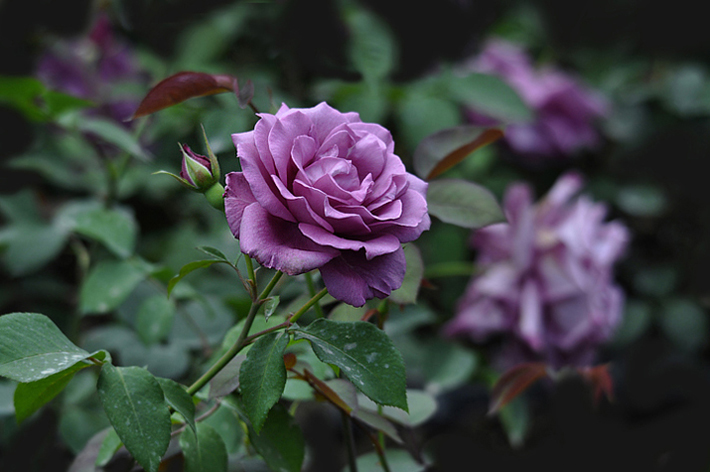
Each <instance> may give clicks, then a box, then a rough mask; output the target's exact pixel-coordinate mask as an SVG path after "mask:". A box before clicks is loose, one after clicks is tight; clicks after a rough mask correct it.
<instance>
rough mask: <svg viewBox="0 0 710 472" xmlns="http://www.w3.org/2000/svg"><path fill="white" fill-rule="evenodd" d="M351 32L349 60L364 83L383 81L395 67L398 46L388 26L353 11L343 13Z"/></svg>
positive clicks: (360, 9)
mask: <svg viewBox="0 0 710 472" xmlns="http://www.w3.org/2000/svg"><path fill="white" fill-rule="evenodd" d="M345 21H346V23H347V25H348V27H349V28H350V45H349V46H350V47H349V51H350V60H351V61H352V63H353V66H355V69H356V70H357V71H358V72H360V73H361V74H362V76H363V78H364V79H365V80H366V81H371V80H373V81H376V80H380V79H384V78H386V77H387V76H388V75H389V74H390V73H391V72H392V69H393V68H394V67H395V65H396V60H397V46H396V44H395V41H394V37H393V36H392V33H391V31H390V30H389V27H388V25H387V23H385V22H384V21H382V20H381V19H380V18H379V17H377V16H376V15H374V14H373V13H371V12H369V11H367V10H365V9H362V8H357V9H355V8H353V9H351V10H349V11H347V12H346V13H345Z"/></svg>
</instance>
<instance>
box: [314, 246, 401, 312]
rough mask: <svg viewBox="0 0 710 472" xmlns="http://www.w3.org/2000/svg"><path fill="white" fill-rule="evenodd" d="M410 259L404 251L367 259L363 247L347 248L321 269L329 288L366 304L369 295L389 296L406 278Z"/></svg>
mask: <svg viewBox="0 0 710 472" xmlns="http://www.w3.org/2000/svg"><path fill="white" fill-rule="evenodd" d="M406 266H407V261H406V259H405V257H404V251H403V250H402V248H401V247H400V248H399V250H398V251H395V252H393V253H391V254H385V255H383V256H380V257H376V258H374V259H371V260H369V261H368V260H367V259H366V258H365V255H364V254H363V252H362V251H359V252H350V251H346V252H343V253H342V255H341V256H340V257H337V258H335V259H333V260H331V261H330V262H328V263H327V264H325V265H324V266H323V267H321V269H320V273H321V276H322V277H323V282H324V283H325V286H326V288H327V289H328V292H329V293H330V294H331V295H332V296H333V297H335V298H337V299H338V300H341V301H344V302H345V303H348V304H350V305H353V306H363V305H364V304H365V301H366V300H368V299H369V298H373V297H377V298H385V297H387V296H388V295H389V294H390V293H391V292H392V290H395V289H397V288H399V287H400V286H401V285H402V281H403V280H404V272H405V269H406Z"/></svg>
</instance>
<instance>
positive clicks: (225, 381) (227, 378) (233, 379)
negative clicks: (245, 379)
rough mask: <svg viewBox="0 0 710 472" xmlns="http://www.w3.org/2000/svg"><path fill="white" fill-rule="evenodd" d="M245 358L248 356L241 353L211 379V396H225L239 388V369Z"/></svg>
mask: <svg viewBox="0 0 710 472" xmlns="http://www.w3.org/2000/svg"><path fill="white" fill-rule="evenodd" d="M244 359H246V356H245V355H243V354H239V355H237V356H235V357H234V359H232V360H231V361H229V362H228V363H227V365H225V366H224V367H223V368H222V370H220V371H219V372H217V375H215V376H214V378H213V379H212V380H210V393H209V398H218V397H224V396H226V395H229V394H230V393H232V392H233V391H235V390H236V389H238V388H239V371H240V369H241V368H242V363H243V362H244Z"/></svg>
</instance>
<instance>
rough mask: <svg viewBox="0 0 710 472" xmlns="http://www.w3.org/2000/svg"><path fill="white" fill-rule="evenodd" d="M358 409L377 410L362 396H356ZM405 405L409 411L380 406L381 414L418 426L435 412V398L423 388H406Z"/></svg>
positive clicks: (411, 426) (398, 421) (400, 422)
mask: <svg viewBox="0 0 710 472" xmlns="http://www.w3.org/2000/svg"><path fill="white" fill-rule="evenodd" d="M358 403H359V405H360V409H365V410H369V411H371V412H373V413H375V412H378V408H377V404H375V403H374V402H372V401H371V400H370V399H368V398H366V397H364V396H358ZM407 405H408V406H409V412H408V413H407V412H404V411H402V410H400V409H399V408H392V407H391V406H385V407H381V413H380V414H381V415H382V416H384V417H385V418H388V419H390V420H392V421H395V422H397V423H399V424H402V425H404V426H408V427H410V428H413V427H416V426H419V425H420V424H422V423H424V422H426V420H428V419H429V418H431V417H432V416H433V415H434V413H436V408H437V403H436V398H435V397H434V396H433V395H432V394H431V393H429V392H425V391H423V390H410V389H408V390H407Z"/></svg>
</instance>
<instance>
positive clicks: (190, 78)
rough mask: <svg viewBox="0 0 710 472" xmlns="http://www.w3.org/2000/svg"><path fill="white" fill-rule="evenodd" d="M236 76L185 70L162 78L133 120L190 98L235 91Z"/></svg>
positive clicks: (142, 102) (141, 104) (146, 97)
mask: <svg viewBox="0 0 710 472" xmlns="http://www.w3.org/2000/svg"><path fill="white" fill-rule="evenodd" d="M235 84H236V78H235V77H232V76H231V75H213V74H206V73H204V72H189V71H183V72H178V73H177V74H174V75H171V76H170V77H168V78H166V79H163V80H161V81H160V82H158V84H157V85H156V86H155V87H153V88H152V89H150V91H149V92H148V94H147V95H146V96H145V98H143V101H141V103H140V105H138V109H137V110H136V111H135V113H133V116H132V117H131V118H130V119H131V120H133V119H136V118H139V117H141V116H145V115H150V114H151V113H155V112H156V111H160V110H162V109H164V108H168V107H170V106H173V105H176V104H178V103H181V102H184V101H185V100H187V99H188V98H193V97H203V96H205V95H214V94H216V93H223V92H230V91H234V85H235Z"/></svg>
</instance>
